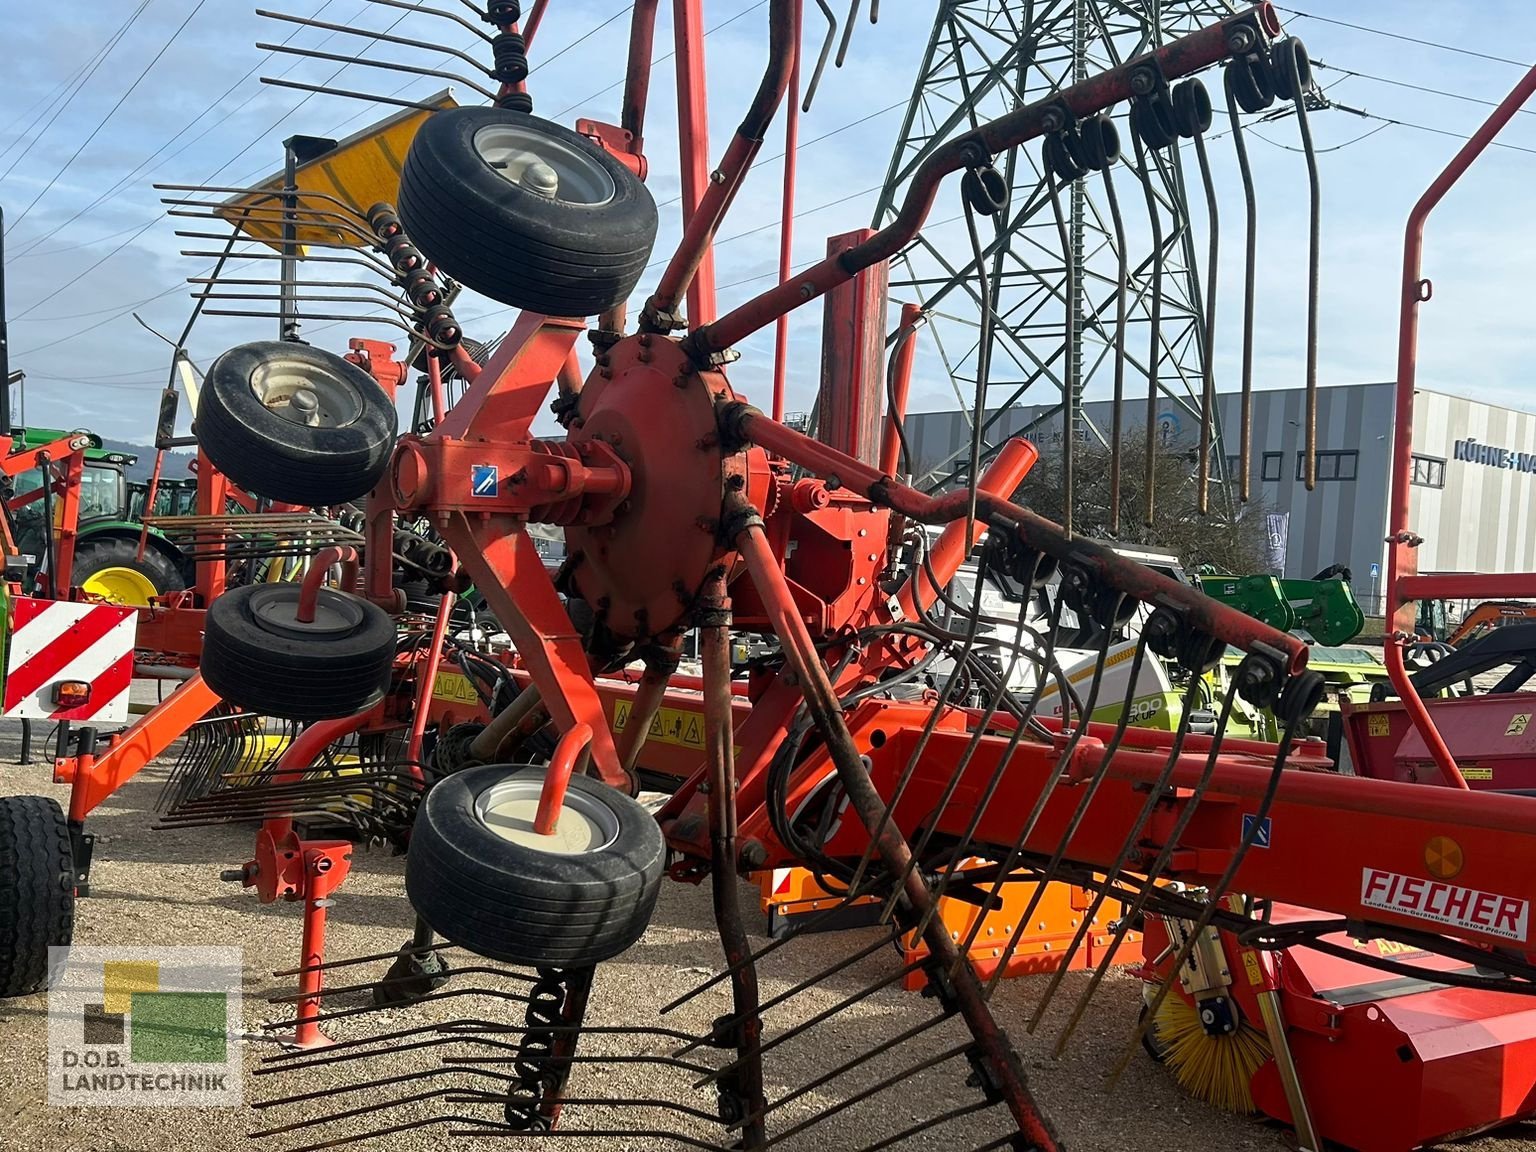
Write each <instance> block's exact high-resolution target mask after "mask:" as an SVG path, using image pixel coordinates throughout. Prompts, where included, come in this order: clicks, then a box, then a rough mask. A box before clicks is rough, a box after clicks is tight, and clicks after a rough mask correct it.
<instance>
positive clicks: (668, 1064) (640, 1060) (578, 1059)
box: [443, 1028, 714, 1104]
mask: <svg viewBox="0 0 1536 1152" xmlns="http://www.w3.org/2000/svg"><path fill="white" fill-rule="evenodd" d="M528 1031H530V1032H539V1031H543V1029H540V1028H530V1029H528ZM522 1059H523V1057H522V1055H521V1053H519V1054H518V1055H516V1056H444V1057H443V1063H444V1064H464V1065H476V1066H478V1065H486V1064H517V1063H519V1062H520V1061H521V1060H522ZM562 1059H563V1060H565V1061H568V1062H569V1063H572V1064H604V1063H607V1064H660V1065H661V1066H662V1067H663V1068H680V1069H682V1070H683V1071H684V1072H712V1071H714V1069H713V1068H711V1067H710V1066H709V1065H708V1064H698V1063H695V1062H694V1061H692V1060H678V1059H676V1058H674V1057H672V1056H661V1055H655V1056H626V1055H609V1054H600V1055H588V1056H583V1055H577V1054H573V1055H570V1056H565V1057H562ZM565 1102H566V1103H567V1104H569V1103H570V1101H569V1100H567V1101H565Z"/></svg>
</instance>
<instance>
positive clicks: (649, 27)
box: [619, 0, 660, 155]
mask: <svg viewBox="0 0 1536 1152" xmlns="http://www.w3.org/2000/svg"><path fill="white" fill-rule="evenodd" d="M659 2H660V0H636V2H635V12H634V16H633V17H632V18H631V19H630V22H629V66H628V67H627V68H626V69H625V70H624V102H623V105H622V106H621V110H620V112H619V127H620V128H623V129H624V130H625V131H626V132H628V133H629V135H630V141H629V146H630V148H631V149H632V150H633V151H634V152H635V153H636V154H638V155H644V153H645V109H646V106H647V105H648V104H649V103H650V96H651V52H652V51H653V50H654V45H655V43H656V8H657V5H658V4H659Z"/></svg>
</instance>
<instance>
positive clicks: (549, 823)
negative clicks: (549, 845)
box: [533, 721, 592, 836]
mask: <svg viewBox="0 0 1536 1152" xmlns="http://www.w3.org/2000/svg"><path fill="white" fill-rule="evenodd" d="M591 745H592V729H591V728H590V727H589V726H588V725H587V724H586V723H584V722H582V721H578V722H577V723H575V724H573V725H571V726H570V727H569V728H567V729H566V730H565V732H564V734H563V735H562V736H561V737H560V743H558V744H556V745H555V754H554V755H553V756H552V757H550V761H549V770H548V771H547V772H545V773H544V791H542V792H540V793H539V810H538V812H537V813H536V814H535V816H534V818H533V830H534V832H536V833H537V834H538V835H540V836H553V835H554V834H555V826H556V825H557V824H559V823H560V809H561V808H563V807H564V806H565V792H566V789H567V788H569V787H570V784H571V775H572V773H574V772H575V771H576V764H577V762H578V761H580V760H582V759H584V758H585V756H586V753H587V750H588V749H589V748H590V747H591Z"/></svg>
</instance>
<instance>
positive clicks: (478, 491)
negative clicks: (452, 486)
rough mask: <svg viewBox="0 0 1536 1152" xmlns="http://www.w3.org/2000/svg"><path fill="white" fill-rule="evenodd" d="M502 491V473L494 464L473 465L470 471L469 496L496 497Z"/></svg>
mask: <svg viewBox="0 0 1536 1152" xmlns="http://www.w3.org/2000/svg"><path fill="white" fill-rule="evenodd" d="M500 490H501V478H500V472H499V471H498V469H497V467H496V465H494V464H473V465H471V466H470V469H469V494H470V495H471V496H495V495H497V493H498V492H500Z"/></svg>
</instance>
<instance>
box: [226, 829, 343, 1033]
mask: <svg viewBox="0 0 1536 1152" xmlns="http://www.w3.org/2000/svg"><path fill="white" fill-rule="evenodd" d="M351 867H352V845H351V843H349V842H348V841H346V840H301V839H300V838H299V836H298V834H297V833H296V832H294V831H293V830H292V828H291V827H289V828H288V829H287V830H286V831H283V832H281V833H280V834H274V831H273V830H272V829H269V828H262V829H261V831H260V832H258V833H257V834H256V859H254V860H252V861H250V862H248V863H247V864H246V865H245V866H244V867H242V868H240V869H238V870H236V871H234V872H226V873H225V874H224V876H225V879H228V880H239V881H240V883H241V884H243V885H244V886H245V887H247V888H255V889H256V895H257V897H258V899H260V900H261V902H262V903H263V904H272V903H274V902H276V901H278V900H288V901H294V900H303V901H304V938H303V943H302V944H301V946H300V951H301V962H300V965H299V1001H298V1003H297V1005H296V1011H295V1014H294V1031H293V1034H292V1035H291V1036H283V1037H281V1041H282V1042H283V1043H284V1044H289V1045H292V1046H293V1047H296V1048H323V1047H325V1046H327V1045H329V1044H330V1043H331V1040H330V1038H329V1037H328V1036H326V1035H325V1033H324V1032H322V1031H321V1030H320V1025H319V1024H317V1023H315V1020H316V1018H317V1017H318V1016H319V1015H320V983H321V974H320V967H321V965H322V964H324V962H325V913H326V909H327V908H329V907H330V906H331V901H330V895H331V893H332V892H334V891H336V889H338V888H340V887H341V885H342V882H343V881H344V880H346V878H347V872H348V871H350V870H351Z"/></svg>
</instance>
